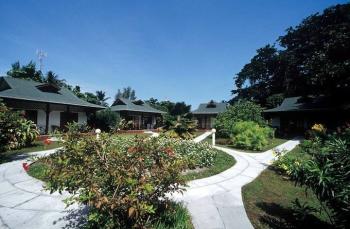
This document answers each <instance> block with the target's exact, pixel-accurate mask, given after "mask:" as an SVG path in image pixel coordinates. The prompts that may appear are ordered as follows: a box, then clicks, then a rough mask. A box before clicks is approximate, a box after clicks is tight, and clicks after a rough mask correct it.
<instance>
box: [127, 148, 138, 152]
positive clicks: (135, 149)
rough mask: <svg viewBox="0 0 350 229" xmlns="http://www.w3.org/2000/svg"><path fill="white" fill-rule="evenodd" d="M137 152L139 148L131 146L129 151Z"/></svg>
mask: <svg viewBox="0 0 350 229" xmlns="http://www.w3.org/2000/svg"><path fill="white" fill-rule="evenodd" d="M135 152H137V148H136V147H130V148H129V149H128V153H135Z"/></svg>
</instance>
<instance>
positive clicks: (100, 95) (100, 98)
mask: <svg viewBox="0 0 350 229" xmlns="http://www.w3.org/2000/svg"><path fill="white" fill-rule="evenodd" d="M96 97H97V100H98V102H99V104H100V105H101V106H105V107H107V106H108V104H107V103H106V101H107V100H108V99H109V98H110V97H106V92H104V91H96Z"/></svg>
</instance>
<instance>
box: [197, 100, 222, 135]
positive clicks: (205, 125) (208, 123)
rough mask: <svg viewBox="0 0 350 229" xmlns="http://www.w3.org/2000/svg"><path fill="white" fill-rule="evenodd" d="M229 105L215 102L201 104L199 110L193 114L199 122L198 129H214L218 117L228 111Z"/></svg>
mask: <svg viewBox="0 0 350 229" xmlns="http://www.w3.org/2000/svg"><path fill="white" fill-rule="evenodd" d="M227 105H228V104H227V103H217V102H214V101H210V102H209V103H202V104H200V105H199V107H198V108H197V110H194V111H193V112H192V114H193V116H194V117H195V118H196V119H197V120H198V128H199V129H211V128H213V127H214V121H215V118H216V116H217V115H218V114H219V113H222V112H224V111H226V109H227Z"/></svg>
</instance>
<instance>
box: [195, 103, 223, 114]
mask: <svg viewBox="0 0 350 229" xmlns="http://www.w3.org/2000/svg"><path fill="white" fill-rule="evenodd" d="M226 109H227V103H217V102H214V101H211V102H209V103H201V104H199V107H198V108H197V109H196V110H194V111H193V112H192V113H193V114H218V113H222V112H224V111H226Z"/></svg>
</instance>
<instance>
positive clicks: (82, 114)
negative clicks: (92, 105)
mask: <svg viewBox="0 0 350 229" xmlns="http://www.w3.org/2000/svg"><path fill="white" fill-rule="evenodd" d="M86 122H87V115H86V112H78V123H86Z"/></svg>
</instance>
